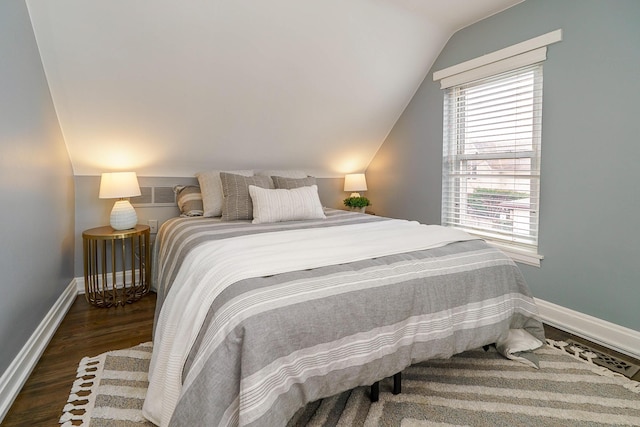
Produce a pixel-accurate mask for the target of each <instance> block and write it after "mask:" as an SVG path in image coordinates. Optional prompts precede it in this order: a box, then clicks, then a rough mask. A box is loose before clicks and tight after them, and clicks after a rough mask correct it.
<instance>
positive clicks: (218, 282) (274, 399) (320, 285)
mask: <svg viewBox="0 0 640 427" xmlns="http://www.w3.org/2000/svg"><path fill="white" fill-rule="evenodd" d="M156 251H157V257H155V260H156V261H157V265H156V266H155V268H154V271H155V279H156V281H155V284H156V286H157V291H158V309H157V314H156V325H155V331H154V351H153V357H152V362H151V367H150V372H149V380H150V386H149V391H148V393H147V397H146V400H145V405H144V413H145V416H147V417H148V418H149V419H150V420H151V421H152V422H154V423H156V424H158V425H163V426H164V425H176V426H178V425H256V426H259V425H274V426H275V425H285V424H286V422H287V420H288V419H289V418H290V417H291V416H292V415H293V413H294V412H295V411H296V410H297V409H298V408H300V407H302V406H304V404H306V403H307V402H310V401H314V400H316V399H319V398H322V397H327V396H331V395H334V394H336V393H338V392H341V391H344V390H347V389H350V388H353V387H355V386H358V385H367V384H371V383H373V382H375V381H377V380H379V379H381V378H384V377H386V376H389V375H393V374H394V373H396V372H398V371H401V370H402V369H404V368H405V367H407V366H409V365H411V364H412V363H415V362H417V361H421V360H427V359H430V358H434V357H440V358H442V357H449V356H451V355H453V354H456V353H459V352H462V351H464V350H467V349H471V348H476V347H478V346H481V345H484V344H489V343H493V342H496V341H499V340H501V339H504V338H506V337H507V336H508V334H509V330H510V329H519V328H525V329H527V330H528V331H529V332H530V333H531V334H532V335H534V336H536V337H538V338H539V339H543V338H544V337H543V333H542V326H541V324H540V322H539V320H538V319H537V310H536V307H535V304H534V303H533V300H532V298H531V296H530V294H529V291H528V289H527V286H526V284H525V282H524V280H523V279H522V276H521V274H520V272H519V270H518V268H517V267H516V266H515V264H514V263H513V262H512V261H511V260H510V259H509V258H508V257H506V256H505V255H504V254H502V253H501V252H499V251H497V250H495V249H492V248H490V247H488V246H487V245H486V244H485V243H484V242H482V241H479V240H475V239H472V238H471V237H470V236H468V235H466V234H464V233H459V232H456V231H454V230H450V229H445V228H443V227H439V226H425V225H421V224H418V223H415V222H409V221H400V220H390V219H387V218H379V217H373V216H368V215H361V214H354V213H349V212H342V211H329V212H327V219H326V220H317V221H314V220H312V221H299V222H287V223H277V224H259V225H257V224H249V223H245V222H232V223H231V222H220V221H216V220H210V219H175V220H172V221H170V222H168V223H167V224H166V225H165V226H163V228H162V229H161V232H160V234H159V236H158V243H157V245H156Z"/></svg>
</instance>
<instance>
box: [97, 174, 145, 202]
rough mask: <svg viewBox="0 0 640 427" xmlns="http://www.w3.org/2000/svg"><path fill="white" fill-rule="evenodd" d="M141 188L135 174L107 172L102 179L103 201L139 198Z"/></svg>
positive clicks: (100, 195)
mask: <svg viewBox="0 0 640 427" xmlns="http://www.w3.org/2000/svg"><path fill="white" fill-rule="evenodd" d="M140 194H141V193H140V186H139V185H138V177H137V176H136V173H135V172H107V173H103V174H102V178H101V179H100V194H99V195H98V197H99V198H101V199H121V198H124V197H135V196H139V195H140Z"/></svg>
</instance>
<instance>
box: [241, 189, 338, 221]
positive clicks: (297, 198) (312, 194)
mask: <svg viewBox="0 0 640 427" xmlns="http://www.w3.org/2000/svg"><path fill="white" fill-rule="evenodd" d="M249 195H250V196H251V201H252V202H253V221H252V222H253V223H254V224H264V223H269V222H282V221H297V220H303V219H324V218H326V216H325V214H324V210H323V209H322V203H321V202H320V197H319V196H318V186H317V185H312V186H309V187H299V188H294V189H291V190H287V189H275V190H272V189H266V188H260V187H256V186H254V185H250V186H249Z"/></svg>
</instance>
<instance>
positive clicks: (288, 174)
mask: <svg viewBox="0 0 640 427" xmlns="http://www.w3.org/2000/svg"><path fill="white" fill-rule="evenodd" d="M256 175H260V176H282V177H284V178H306V177H307V175H308V174H307V173H306V172H305V171H300V170H265V171H258V172H256Z"/></svg>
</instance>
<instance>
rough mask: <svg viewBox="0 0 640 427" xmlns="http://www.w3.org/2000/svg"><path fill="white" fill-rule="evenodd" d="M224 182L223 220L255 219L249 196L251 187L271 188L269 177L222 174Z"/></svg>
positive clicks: (221, 177) (221, 178)
mask: <svg viewBox="0 0 640 427" xmlns="http://www.w3.org/2000/svg"><path fill="white" fill-rule="evenodd" d="M220 180H221V181H222V193H223V194H224V201H223V203H222V220H223V221H235V220H239V219H253V204H252V203H251V197H250V196H249V186H250V185H254V186H256V187H261V188H270V187H271V178H269V177H268V176H258V175H256V176H243V175H236V174H232V173H227V172H220Z"/></svg>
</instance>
